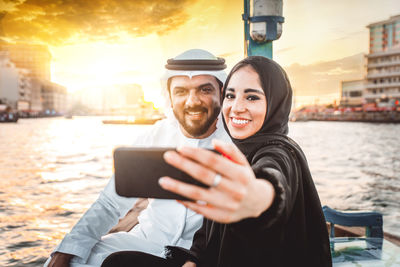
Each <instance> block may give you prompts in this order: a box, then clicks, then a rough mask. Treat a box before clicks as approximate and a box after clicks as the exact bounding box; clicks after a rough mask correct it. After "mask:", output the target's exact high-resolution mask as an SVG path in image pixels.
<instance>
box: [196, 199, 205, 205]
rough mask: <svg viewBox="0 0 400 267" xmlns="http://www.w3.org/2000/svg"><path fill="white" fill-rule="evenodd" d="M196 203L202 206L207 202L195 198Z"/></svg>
mask: <svg viewBox="0 0 400 267" xmlns="http://www.w3.org/2000/svg"><path fill="white" fill-rule="evenodd" d="M196 203H197V204H199V205H202V206H206V205H207V202H205V201H204V200H197V201H196Z"/></svg>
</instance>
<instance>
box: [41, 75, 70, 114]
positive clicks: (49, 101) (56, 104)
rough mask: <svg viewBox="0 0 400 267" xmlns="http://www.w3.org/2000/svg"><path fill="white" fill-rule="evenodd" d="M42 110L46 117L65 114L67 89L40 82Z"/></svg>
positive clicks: (48, 82)
mask: <svg viewBox="0 0 400 267" xmlns="http://www.w3.org/2000/svg"><path fill="white" fill-rule="evenodd" d="M41 96H42V101H43V102H42V109H43V111H44V112H45V114H46V115H54V114H57V113H61V114H65V113H66V112H67V98H68V97H67V88H65V87H64V86H61V85H59V84H56V83H52V82H50V81H41Z"/></svg>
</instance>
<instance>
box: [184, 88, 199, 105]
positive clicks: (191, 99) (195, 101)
mask: <svg viewBox="0 0 400 267" xmlns="http://www.w3.org/2000/svg"><path fill="white" fill-rule="evenodd" d="M200 104H201V100H200V98H199V96H198V95H197V93H196V92H190V93H189V96H188V99H187V100H186V105H187V106H189V107H193V106H198V105H200Z"/></svg>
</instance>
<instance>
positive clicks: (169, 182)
mask: <svg viewBox="0 0 400 267" xmlns="http://www.w3.org/2000/svg"><path fill="white" fill-rule="evenodd" d="M213 144H214V148H215V149H216V150H217V151H219V152H220V153H221V154H222V155H227V156H226V157H224V156H221V155H218V154H217V153H214V152H212V151H208V150H206V149H201V148H191V147H183V148H180V149H178V152H179V153H176V152H175V151H168V152H166V153H165V154H164V159H165V161H166V162H167V163H169V164H171V165H172V166H174V167H176V168H178V169H181V170H182V171H184V172H186V173H188V174H189V175H191V176H192V177H193V178H195V179H197V180H199V181H200V182H202V183H204V184H207V185H210V186H211V185H213V183H214V179H215V177H216V175H217V174H219V175H221V177H222V178H221V181H220V182H219V184H218V185H217V186H214V187H210V188H201V187H198V186H195V185H190V184H187V183H183V182H180V181H177V180H175V179H172V178H170V177H162V178H161V179H160V181H159V182H160V185H161V187H162V188H164V189H166V190H169V191H171V192H174V193H177V194H180V195H182V196H185V197H187V198H190V199H193V200H195V201H196V202H192V201H181V203H182V204H183V205H185V206H186V207H188V208H190V209H192V210H194V211H195V212H197V213H200V214H202V215H204V216H205V217H207V218H209V219H211V220H214V221H218V222H221V223H232V222H237V221H240V220H242V219H244V218H249V217H258V216H259V215H260V214H261V213H262V212H264V211H265V210H267V209H268V208H269V207H270V206H271V204H272V202H273V199H274V197H275V191H274V188H273V186H272V184H271V183H270V182H268V181H267V180H264V179H257V178H256V177H255V175H254V172H253V170H252V169H251V167H250V165H249V163H248V162H247V159H246V157H245V156H244V155H243V154H242V153H241V152H240V150H239V149H238V148H237V147H236V146H235V145H234V144H227V143H224V142H221V141H218V140H213ZM227 157H229V159H228V158H227Z"/></svg>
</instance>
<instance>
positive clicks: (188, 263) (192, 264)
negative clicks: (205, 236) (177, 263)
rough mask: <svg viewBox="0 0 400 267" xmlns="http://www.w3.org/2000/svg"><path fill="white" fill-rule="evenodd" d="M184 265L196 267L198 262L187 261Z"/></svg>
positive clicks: (185, 266)
mask: <svg viewBox="0 0 400 267" xmlns="http://www.w3.org/2000/svg"><path fill="white" fill-rule="evenodd" d="M182 267H196V263H194V262H193V261H187V262H186V263H185V264H184V265H182Z"/></svg>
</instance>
